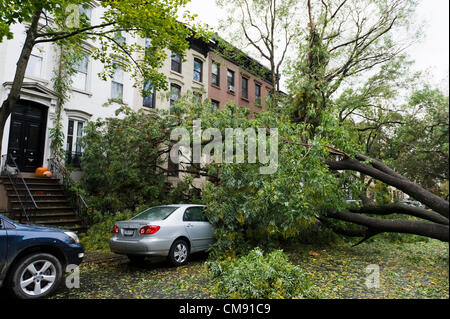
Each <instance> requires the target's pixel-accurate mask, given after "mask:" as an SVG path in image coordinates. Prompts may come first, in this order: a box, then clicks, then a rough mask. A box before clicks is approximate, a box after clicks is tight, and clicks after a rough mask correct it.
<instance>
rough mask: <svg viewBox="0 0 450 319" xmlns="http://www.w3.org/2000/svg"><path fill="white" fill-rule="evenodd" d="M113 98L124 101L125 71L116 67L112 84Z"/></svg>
mask: <svg viewBox="0 0 450 319" xmlns="http://www.w3.org/2000/svg"><path fill="white" fill-rule="evenodd" d="M111 98H113V99H119V100H122V99H123V69H122V68H121V67H116V68H115V70H114V74H113V77H112V82H111Z"/></svg>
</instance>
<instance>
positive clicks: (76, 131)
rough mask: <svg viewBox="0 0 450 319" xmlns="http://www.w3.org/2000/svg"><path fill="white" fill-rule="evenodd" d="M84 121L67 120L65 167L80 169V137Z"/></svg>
mask: <svg viewBox="0 0 450 319" xmlns="http://www.w3.org/2000/svg"><path fill="white" fill-rule="evenodd" d="M84 126H85V121H83V120H79V119H71V118H69V123H68V129H67V143H66V165H72V166H73V167H77V168H79V167H80V161H81V156H82V155H83V153H82V147H81V137H82V136H83V128H84Z"/></svg>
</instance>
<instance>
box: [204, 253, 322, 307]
mask: <svg viewBox="0 0 450 319" xmlns="http://www.w3.org/2000/svg"><path fill="white" fill-rule="evenodd" d="M206 265H207V267H208V269H209V271H210V275H211V277H212V279H213V281H214V282H215V293H216V295H217V297H219V298H231V299H285V298H286V299H292V298H314V296H315V295H314V293H313V291H312V289H311V281H310V279H309V278H308V275H307V274H306V273H305V272H304V271H303V270H302V269H301V268H300V267H298V266H294V265H293V264H291V263H290V262H289V260H288V258H287V256H286V255H285V254H284V253H283V251H281V250H276V251H273V252H271V253H269V254H267V255H266V256H264V253H263V251H262V250H261V249H260V248H255V249H253V250H252V251H251V252H250V253H249V254H248V255H246V256H243V257H241V258H239V259H234V260H233V259H227V260H224V261H214V262H207V264H206Z"/></svg>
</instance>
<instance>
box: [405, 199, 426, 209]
mask: <svg viewBox="0 0 450 319" xmlns="http://www.w3.org/2000/svg"><path fill="white" fill-rule="evenodd" d="M400 204H403V205H408V206H415V207H420V208H425V206H424V205H423V204H422V203H421V202H418V201H416V200H403V201H401V202H400Z"/></svg>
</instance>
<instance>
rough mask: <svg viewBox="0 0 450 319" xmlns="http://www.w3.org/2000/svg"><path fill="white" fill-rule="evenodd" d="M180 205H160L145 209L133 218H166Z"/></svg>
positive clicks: (153, 219)
mask: <svg viewBox="0 0 450 319" xmlns="http://www.w3.org/2000/svg"><path fill="white" fill-rule="evenodd" d="M177 208H178V207H168V206H158V207H152V208H149V209H147V210H144V211H143V212H142V213H140V214H139V215H137V216H135V217H133V218H132V220H149V221H155V220H164V219H166V218H167V217H169V216H170V214H172V213H173V212H174V211H175V210H177Z"/></svg>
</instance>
